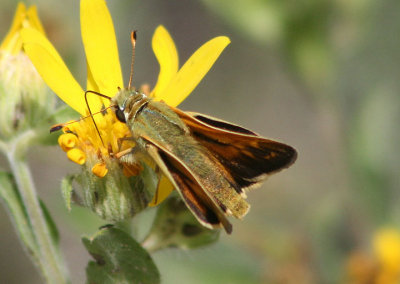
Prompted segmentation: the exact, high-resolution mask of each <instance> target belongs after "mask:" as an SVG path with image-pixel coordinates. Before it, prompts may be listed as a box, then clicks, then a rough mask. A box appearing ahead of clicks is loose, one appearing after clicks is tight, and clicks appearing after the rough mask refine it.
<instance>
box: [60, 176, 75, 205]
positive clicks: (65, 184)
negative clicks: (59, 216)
mask: <svg viewBox="0 0 400 284" xmlns="http://www.w3.org/2000/svg"><path fill="white" fill-rule="evenodd" d="M74 179H75V175H67V176H66V177H65V178H63V179H62V181H61V193H62V197H63V198H64V202H65V206H66V207H67V209H68V211H71V200H72V194H73V192H74V189H73V187H72V182H73V181H74Z"/></svg>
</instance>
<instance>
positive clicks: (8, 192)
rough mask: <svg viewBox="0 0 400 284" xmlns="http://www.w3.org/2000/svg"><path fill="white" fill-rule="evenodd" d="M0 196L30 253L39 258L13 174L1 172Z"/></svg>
mask: <svg viewBox="0 0 400 284" xmlns="http://www.w3.org/2000/svg"><path fill="white" fill-rule="evenodd" d="M0 198H1V199H2V200H3V202H4V204H5V206H6V208H7V212H8V214H9V215H10V218H11V220H12V222H13V224H14V226H15V229H16V231H17V234H18V236H19V238H20V239H21V241H22V242H23V243H24V245H25V246H24V247H26V248H27V250H28V253H29V254H30V255H32V256H33V257H34V258H36V260H38V259H37V258H38V252H37V249H38V248H37V244H36V240H35V237H34V235H33V232H32V227H31V223H30V221H29V218H28V215H27V212H26V209H25V207H24V205H23V203H22V199H21V196H20V195H19V193H18V190H17V187H16V184H15V180H14V177H13V175H12V174H10V173H6V172H0Z"/></svg>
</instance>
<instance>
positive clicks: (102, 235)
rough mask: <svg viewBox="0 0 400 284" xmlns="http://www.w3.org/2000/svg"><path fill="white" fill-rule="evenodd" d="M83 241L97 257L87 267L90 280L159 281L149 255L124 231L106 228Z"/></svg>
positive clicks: (88, 281)
mask: <svg viewBox="0 0 400 284" xmlns="http://www.w3.org/2000/svg"><path fill="white" fill-rule="evenodd" d="M82 241H83V244H84V245H85V247H86V249H87V250H88V252H89V253H90V254H91V255H92V256H93V258H94V259H95V261H90V262H89V264H88V266H87V267H86V276H87V283H97V284H100V283H110V284H111V283H142V284H147V283H148V284H155V283H160V275H159V272H158V269H157V267H156V266H155V264H154V263H153V260H152V259H151V257H150V255H149V254H148V253H147V251H146V250H144V249H143V248H142V247H141V246H140V245H139V244H138V243H137V242H136V241H135V240H134V239H133V238H132V237H131V236H130V235H128V234H127V233H125V232H124V231H122V230H119V229H116V228H113V227H103V228H102V229H101V230H100V231H99V232H97V233H96V234H95V235H94V236H93V237H92V238H90V239H89V238H85V237H84V238H82Z"/></svg>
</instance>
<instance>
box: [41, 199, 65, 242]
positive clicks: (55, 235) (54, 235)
mask: <svg viewBox="0 0 400 284" xmlns="http://www.w3.org/2000/svg"><path fill="white" fill-rule="evenodd" d="M39 203H40V208H41V209H42V212H43V216H44V219H45V220H46V224H47V228H48V229H49V232H50V234H51V239H52V240H53V242H54V243H55V244H56V245H58V244H59V242H60V234H59V232H58V229H57V226H56V223H55V222H54V220H53V218H52V217H51V215H50V212H49V210H48V209H47V207H46V205H45V204H44V202H43V201H42V200H40V199H39Z"/></svg>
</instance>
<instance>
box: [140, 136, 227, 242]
mask: <svg viewBox="0 0 400 284" xmlns="http://www.w3.org/2000/svg"><path fill="white" fill-rule="evenodd" d="M142 138H143V139H144V140H146V141H147V143H148V144H147V153H148V154H149V155H150V157H151V158H152V159H153V160H154V161H155V162H156V164H157V165H158V167H159V168H160V169H161V171H162V172H163V174H164V175H165V176H166V177H167V178H168V179H169V180H170V181H171V183H172V184H173V186H174V187H175V189H177V191H178V192H179V194H180V195H181V197H182V199H183V200H184V202H185V204H186V206H187V207H188V208H189V209H190V211H191V212H192V213H193V214H194V216H195V217H196V218H197V220H198V221H199V222H200V223H201V224H202V225H203V226H205V227H207V228H210V229H213V228H216V227H220V226H221V225H222V226H223V227H224V229H225V230H226V232H227V233H228V234H230V233H231V232H232V225H231V224H230V223H229V221H228V220H227V218H226V216H225V213H224V212H223V210H222V208H221V207H220V206H219V205H218V204H216V202H215V201H214V200H213V199H212V198H211V197H210V196H209V195H208V194H207V193H206V192H205V191H204V189H203V188H202V187H201V183H200V182H199V181H198V180H197V179H196V177H195V175H194V174H193V173H192V172H191V170H190V169H189V168H188V167H187V166H186V165H185V164H184V163H183V162H182V161H180V160H179V158H177V157H176V156H175V155H174V154H173V153H171V152H170V151H168V150H167V149H165V148H164V147H162V146H161V145H158V144H157V143H156V142H155V141H152V140H151V139H149V138H148V137H142Z"/></svg>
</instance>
